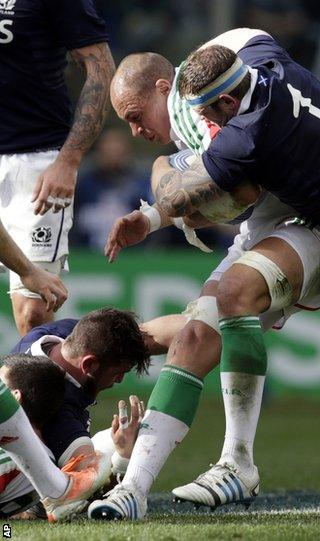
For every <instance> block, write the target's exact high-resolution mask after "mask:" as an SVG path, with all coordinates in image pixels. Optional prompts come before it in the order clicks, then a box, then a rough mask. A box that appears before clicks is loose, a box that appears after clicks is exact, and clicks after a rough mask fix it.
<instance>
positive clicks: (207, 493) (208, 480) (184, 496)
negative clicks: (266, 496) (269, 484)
mask: <svg viewBox="0 0 320 541" xmlns="http://www.w3.org/2000/svg"><path fill="white" fill-rule="evenodd" d="M172 493H173V495H174V497H175V501H178V502H179V501H187V502H192V503H194V504H195V506H196V507H200V506H201V505H208V506H209V507H211V509H212V510H214V509H216V508H217V507H219V506H220V505H225V504H227V503H237V504H243V505H244V506H245V507H246V509H248V507H249V506H250V505H251V503H252V502H253V500H254V499H255V498H256V497H257V495H258V494H259V474H258V470H257V468H256V466H254V471H253V474H252V475H251V476H250V477H249V476H247V475H245V474H244V473H242V472H241V470H240V468H239V466H238V465H237V464H236V463H235V462H234V461H231V460H230V461H227V462H226V461H223V462H221V463H218V464H215V465H214V466H212V467H211V468H210V470H208V471H206V472H205V473H202V474H201V475H199V477H197V479H196V480H195V481H193V482H192V483H189V484H187V485H184V486H181V487H177V488H175V489H173V491H172Z"/></svg>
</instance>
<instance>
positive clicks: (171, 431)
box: [123, 365, 203, 495]
mask: <svg viewBox="0 0 320 541" xmlns="http://www.w3.org/2000/svg"><path fill="white" fill-rule="evenodd" d="M202 387H203V382H202V380H201V379H200V378H198V377H197V376H196V375H195V374H192V373H191V372H189V371H187V370H184V369H183V368H180V367H178V366H173V365H165V366H164V367H163V369H162V370H161V373H160V376H159V379H158V381H157V383H156V385H155V387H154V389H153V391H152V394H151V396H150V399H149V402H148V406H147V411H146V414H145V416H144V418H143V420H142V422H141V426H140V430H139V434H138V438H137V441H136V444H135V446H134V449H133V452H132V455H131V459H130V462H129V466H128V469H127V472H126V474H125V476H124V479H123V484H124V485H130V486H132V485H134V486H136V487H137V488H138V489H139V490H140V492H142V493H143V494H145V495H147V494H148V492H149V490H150V488H151V486H152V483H153V481H154V480H155V478H156V477H157V475H158V474H159V472H160V470H161V468H162V466H163V465H164V463H165V461H166V460H167V458H168V456H169V455H170V453H171V452H172V451H173V450H174V449H175V447H176V446H177V444H178V443H180V442H181V441H182V440H183V438H184V437H185V436H186V434H187V433H188V430H189V427H190V425H191V423H192V421H193V418H194V415H195V413H196V410H197V407H198V403H199V398H200V394H201V390H202Z"/></svg>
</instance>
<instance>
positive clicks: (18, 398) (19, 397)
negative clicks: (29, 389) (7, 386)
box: [11, 389, 22, 404]
mask: <svg viewBox="0 0 320 541" xmlns="http://www.w3.org/2000/svg"><path fill="white" fill-rule="evenodd" d="M11 394H13V396H14V397H15V399H16V401H17V402H19V404H21V402H22V393H21V391H20V389H13V390H12V391H11Z"/></svg>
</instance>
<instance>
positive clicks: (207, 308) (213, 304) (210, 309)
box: [182, 295, 221, 334]
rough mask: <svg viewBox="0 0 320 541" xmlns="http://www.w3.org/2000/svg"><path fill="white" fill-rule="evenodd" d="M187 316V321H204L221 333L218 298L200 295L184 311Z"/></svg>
mask: <svg viewBox="0 0 320 541" xmlns="http://www.w3.org/2000/svg"><path fill="white" fill-rule="evenodd" d="M182 314H183V315H184V316H186V318H187V321H191V320H192V321H203V323H206V324H207V325H209V327H211V328H212V329H214V330H215V331H216V332H217V333H219V334H221V332H220V328H219V316H218V308H217V300H216V298H215V297H211V296H209V295H206V296H203V297H199V299H196V300H195V301H191V302H189V304H188V306H187V308H186V309H185V310H184V312H182Z"/></svg>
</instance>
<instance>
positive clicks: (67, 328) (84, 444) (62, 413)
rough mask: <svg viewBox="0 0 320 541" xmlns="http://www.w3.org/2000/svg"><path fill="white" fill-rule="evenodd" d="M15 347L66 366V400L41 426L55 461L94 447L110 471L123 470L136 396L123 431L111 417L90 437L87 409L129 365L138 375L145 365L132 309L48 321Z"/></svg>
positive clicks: (135, 422)
mask: <svg viewBox="0 0 320 541" xmlns="http://www.w3.org/2000/svg"><path fill="white" fill-rule="evenodd" d="M13 352H14V353H19V352H27V353H30V354H31V355H36V356H37V355H42V356H45V357H47V358H49V359H51V360H52V361H54V362H55V363H56V364H58V365H59V366H60V367H61V368H63V369H64V370H65V371H66V382H65V385H66V394H65V398H64V402H63V404H62V406H61V407H60V408H59V411H58V412H57V413H56V414H55V415H54V416H53V417H52V418H51V419H50V422H47V423H44V425H43V427H42V437H43V441H44V443H45V444H46V445H47V447H48V448H49V449H50V450H51V452H52V453H53V455H54V457H55V460H56V462H57V464H58V465H59V466H60V467H63V466H65V465H66V463H68V462H69V461H70V460H72V459H74V458H76V457H78V456H79V455H91V454H92V453H93V452H94V451H98V453H99V452H100V453H102V454H103V461H104V462H105V460H106V457H107V459H108V467H109V470H108V472H109V476H110V474H111V473H113V474H114V475H116V474H118V473H120V474H124V473H125V470H126V467H127V464H128V461H129V460H128V459H129V457H130V455H131V451H132V448H133V446H134V442H135V439H136V435H137V429H138V425H139V418H140V417H141V414H142V413H143V411H141V408H140V404H139V400H138V399H137V397H135V396H132V397H130V405H131V419H130V422H129V423H128V426H127V428H126V429H125V430H124V429H123V424H121V423H120V421H119V418H118V417H117V416H115V418H114V420H113V423H112V427H111V428H108V429H107V430H103V431H101V432H99V433H98V434H96V435H95V436H93V438H92V439H91V438H90V433H89V428H90V418H89V413H88V411H87V408H88V406H90V405H91V406H92V405H93V404H95V402H96V398H97V395H98V393H99V392H100V391H102V390H105V389H107V388H110V387H112V386H113V385H114V384H115V383H120V382H121V381H122V379H123V377H124V375H125V373H126V372H128V371H129V370H131V369H133V368H135V369H136V370H137V372H138V373H140V374H141V373H143V372H145V371H146V370H147V368H148V365H149V356H148V351H147V348H146V346H145V344H144V339H143V334H142V333H141V332H140V330H139V327H138V325H137V323H136V320H135V316H134V314H132V313H131V312H126V311H122V310H116V309H112V308H102V309H99V310H95V311H93V312H89V313H88V314H87V315H86V316H84V317H83V318H82V319H81V320H79V321H78V320H75V319H64V320H60V321H55V322H52V323H47V324H44V325H42V326H40V327H36V328H35V329H33V330H32V331H30V332H29V333H28V334H27V335H26V336H25V337H24V338H22V339H21V340H20V342H19V343H18V344H17V346H16V347H15V348H14V349H13ZM121 410H123V411H122V413H121V415H120V418H121V417H126V413H125V404H121ZM98 462H99V460H98ZM111 470H112V471H111Z"/></svg>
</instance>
